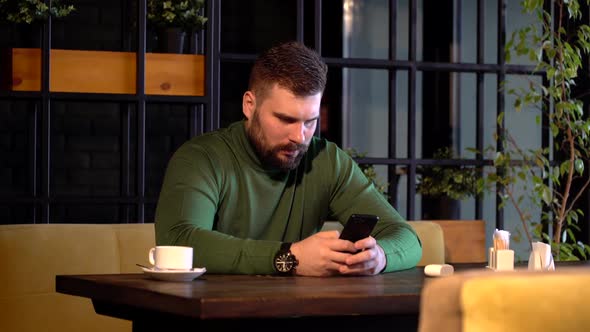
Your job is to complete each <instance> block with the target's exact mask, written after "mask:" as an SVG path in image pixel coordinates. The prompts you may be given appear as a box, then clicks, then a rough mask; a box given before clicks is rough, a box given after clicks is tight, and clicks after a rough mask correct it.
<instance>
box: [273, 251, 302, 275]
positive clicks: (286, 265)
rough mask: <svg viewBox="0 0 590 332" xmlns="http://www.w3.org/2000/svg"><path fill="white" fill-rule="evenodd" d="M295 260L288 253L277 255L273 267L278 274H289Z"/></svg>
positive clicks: (294, 264)
mask: <svg viewBox="0 0 590 332" xmlns="http://www.w3.org/2000/svg"><path fill="white" fill-rule="evenodd" d="M296 262H297V261H296V260H295V257H294V256H293V255H291V254H290V253H288V252H286V253H282V254H279V255H278V256H277V258H276V260H275V267H276V268H277V271H279V272H291V270H293V268H294V267H295V266H296Z"/></svg>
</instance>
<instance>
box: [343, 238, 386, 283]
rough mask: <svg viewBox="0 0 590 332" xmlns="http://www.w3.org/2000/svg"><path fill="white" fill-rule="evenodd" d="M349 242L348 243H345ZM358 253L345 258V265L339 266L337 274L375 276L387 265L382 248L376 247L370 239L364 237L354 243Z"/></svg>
mask: <svg viewBox="0 0 590 332" xmlns="http://www.w3.org/2000/svg"><path fill="white" fill-rule="evenodd" d="M347 242H349V241H347ZM354 247H355V249H356V250H361V251H359V252H358V253H356V254H354V255H351V256H349V257H347V258H346V260H345V263H346V264H345V265H342V266H340V268H339V270H338V271H339V272H340V273H342V274H348V275H375V274H379V272H381V271H382V270H383V269H384V268H385V265H386V264H387V260H386V258H385V252H384V251H383V248H381V247H380V246H379V245H377V241H376V240H375V239H374V238H373V237H372V236H369V237H366V238H364V239H361V240H358V241H356V242H355V243H354Z"/></svg>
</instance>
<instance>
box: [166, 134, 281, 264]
mask: <svg viewBox="0 0 590 332" xmlns="http://www.w3.org/2000/svg"><path fill="white" fill-rule="evenodd" d="M215 165H216V161H215V158H213V159H212V158H211V156H210V155H208V153H207V152H206V151H204V150H203V149H200V148H199V147H195V146H191V145H190V144H188V145H187V146H185V147H183V148H181V149H179V150H178V151H177V152H176V153H175V154H174V155H173V157H172V158H171V160H170V162H169V164H168V167H167V170H166V175H165V177H164V183H163V185H162V190H161V192H160V196H159V200H158V206H157V209H156V221H155V229H156V244H158V245H184V246H190V247H193V248H194V255H193V257H194V266H198V267H202V266H204V267H206V268H207V271H208V272H211V273H227V274H232V273H237V274H271V273H274V270H273V268H272V256H273V253H275V252H276V251H277V250H278V249H279V246H280V242H279V241H266V240H254V239H242V238H238V237H235V236H231V235H229V234H225V233H222V232H219V231H216V230H214V229H215V228H214V225H215V223H216V222H218V220H216V218H217V209H218V207H219V204H220V200H221V199H222V196H223V192H222V189H221V188H222V185H221V183H220V182H221V181H223V174H222V171H220V167H217V168H216V167H215ZM218 166H219V165H218Z"/></svg>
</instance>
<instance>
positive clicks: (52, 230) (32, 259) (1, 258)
mask: <svg viewBox="0 0 590 332" xmlns="http://www.w3.org/2000/svg"><path fill="white" fill-rule="evenodd" d="M154 244H155V237H154V225H153V224H101V225H93V224H35V225H29V224H27V225H1V226H0V264H1V265H2V268H1V271H2V272H1V273H0V331H3V332H13V331H14V332H21V331H25V332H26V331H48V332H54V331H55V332H58V331H59V332H69V331H72V332H73V331H85V332H87V331H90V332H91V331H97V332H98V331H109V332H116V331H126V332H129V331H131V323H130V322H129V321H125V320H120V319H116V318H111V317H107V316H103V315H98V314H96V313H95V312H94V308H93V306H92V303H91V301H90V300H89V299H84V298H80V297H75V296H70V295H64V294H59V293H56V292H55V276H56V275H58V274H102V273H139V272H141V270H140V269H139V267H137V266H136V265H135V264H136V263H140V264H148V262H147V252H148V250H149V248H151V247H152V246H154Z"/></svg>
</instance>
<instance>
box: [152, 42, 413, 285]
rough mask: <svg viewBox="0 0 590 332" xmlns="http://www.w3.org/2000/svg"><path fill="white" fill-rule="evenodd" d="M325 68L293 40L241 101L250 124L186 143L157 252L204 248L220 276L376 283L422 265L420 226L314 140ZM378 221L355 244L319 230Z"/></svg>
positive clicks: (341, 156) (271, 57)
mask: <svg viewBox="0 0 590 332" xmlns="http://www.w3.org/2000/svg"><path fill="white" fill-rule="evenodd" d="M327 70H328V68H327V66H326V64H325V63H324V62H323V60H322V59H321V57H320V56H319V55H318V54H317V53H316V52H315V51H313V50H311V49H309V48H307V47H306V46H305V45H303V44H301V43H298V42H286V43H283V44H280V45H277V46H275V47H273V48H271V49H269V50H268V51H266V52H264V53H263V54H261V55H260V56H259V57H258V58H257V59H256V61H255V63H254V66H253V67H252V72H251V74H250V80H249V86H248V91H246V92H245V93H244V95H243V98H242V111H243V113H244V116H245V119H244V120H243V121H239V122H237V123H234V124H232V125H230V126H229V127H227V128H223V129H219V130H217V131H214V132H210V133H206V134H203V135H201V136H198V137H194V138H192V139H191V140H189V141H187V142H186V143H184V144H183V145H182V146H181V147H180V148H179V149H178V150H177V151H176V152H175V154H174V155H173V157H172V158H171V160H170V162H169V165H168V168H167V170H166V175H165V177H164V183H163V185H162V190H161V193H160V197H159V200H158V206H157V209H156V221H155V227H156V243H157V245H177V246H190V247H193V248H194V266H198V267H206V268H207V271H208V272H211V273H225V274H284V275H300V276H334V275H375V274H379V273H381V272H392V271H398V270H403V269H408V268H411V267H414V266H415V265H416V264H417V263H418V261H419V260H420V258H421V255H422V246H421V243H420V240H419V238H418V237H417V235H416V233H415V232H414V230H413V229H412V228H411V226H410V225H409V224H408V223H407V222H406V221H405V220H404V219H403V218H402V217H401V216H400V215H399V213H398V212H397V211H396V210H395V209H394V208H393V207H392V206H391V205H390V204H389V202H388V201H387V200H386V199H385V198H384V197H383V195H382V194H381V193H380V192H379V191H378V190H377V189H376V188H375V186H374V185H373V183H372V182H371V181H369V180H368V179H367V178H366V177H365V175H364V174H363V172H362V171H361V169H360V168H359V167H358V165H357V164H356V162H355V161H354V160H353V159H352V158H351V157H350V156H349V155H348V154H347V153H346V152H344V151H343V150H342V149H340V148H339V147H338V146H337V145H336V144H334V143H332V142H329V141H327V140H325V139H321V138H318V137H315V136H314V132H315V130H316V126H317V124H318V120H319V117H320V103H321V99H322V94H323V92H324V89H325V86H326V75H327ZM352 214H372V215H376V216H378V217H379V221H378V222H377V225H376V226H375V228H374V230H373V232H372V233H371V235H370V236H368V237H366V238H363V239H361V240H358V241H356V242H354V243H353V242H350V241H348V240H342V239H339V232H338V231H320V230H321V228H322V226H323V223H324V222H325V221H326V220H327V219H328V218H334V219H336V220H338V221H340V223H342V224H343V225H344V224H345V223H346V222H347V220H348V218H349V217H350V216H351V215H352Z"/></svg>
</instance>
